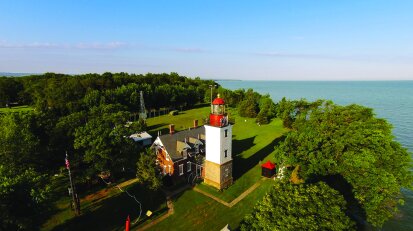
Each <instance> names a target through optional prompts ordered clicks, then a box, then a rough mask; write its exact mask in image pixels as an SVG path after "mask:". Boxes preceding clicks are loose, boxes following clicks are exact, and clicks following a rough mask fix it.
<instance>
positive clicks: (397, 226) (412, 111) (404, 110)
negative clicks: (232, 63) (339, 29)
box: [217, 81, 413, 231]
mask: <svg viewBox="0 0 413 231" xmlns="http://www.w3.org/2000/svg"><path fill="white" fill-rule="evenodd" d="M217 82H218V83H219V84H220V85H221V86H222V87H224V88H228V89H231V90H236V89H240V88H244V89H248V88H252V89H254V91H257V92H259V93H261V94H266V93H268V94H270V96H271V98H272V99H273V100H274V102H277V101H279V100H281V99H282V97H286V98H288V99H300V98H306V99H307V100H310V101H313V100H316V99H329V100H332V101H333V102H335V103H337V104H340V105H347V104H352V103H356V104H360V105H364V106H367V107H370V108H373V109H374V112H375V113H376V115H377V116H378V117H380V118H385V119H387V120H388V121H389V122H390V123H391V124H393V126H394V129H393V134H394V135H395V137H396V140H397V141H399V142H400V143H401V144H402V145H403V146H404V147H406V148H407V149H408V150H409V151H410V153H411V155H412V152H413V81H343V82H342V81H337V82H336V81H331V82H330V81H217ZM403 193H404V195H405V200H406V203H405V205H404V206H402V207H401V208H400V210H401V212H400V214H399V215H398V216H397V217H396V218H394V219H392V220H390V221H388V222H387V223H386V224H385V225H384V227H383V229H382V230H385V231H390V230H391V231H395V230H406V231H407V230H413V192H412V191H409V190H404V191H403Z"/></svg>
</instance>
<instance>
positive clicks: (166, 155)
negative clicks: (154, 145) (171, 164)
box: [165, 153, 169, 161]
mask: <svg viewBox="0 0 413 231" xmlns="http://www.w3.org/2000/svg"><path fill="white" fill-rule="evenodd" d="M165 159H166V161H169V157H168V153H166V154H165Z"/></svg>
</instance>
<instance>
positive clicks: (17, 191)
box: [0, 164, 50, 230]
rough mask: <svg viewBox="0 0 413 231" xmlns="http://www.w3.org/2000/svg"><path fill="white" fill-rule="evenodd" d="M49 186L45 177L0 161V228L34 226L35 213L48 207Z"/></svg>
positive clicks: (29, 227) (32, 228)
mask: <svg viewBox="0 0 413 231" xmlns="http://www.w3.org/2000/svg"><path fill="white" fill-rule="evenodd" d="M49 198H50V188H49V186H47V184H46V177H45V176H43V175H40V174H38V173H37V172H36V171H34V170H33V169H32V168H28V169H26V170H22V169H21V168H20V169H16V168H11V167H10V166H6V165H3V164H0V215H1V219H0V229H1V230H34V229H36V227H39V226H40V224H39V223H38V222H39V221H38V220H37V219H36V218H37V217H38V216H36V215H38V214H41V213H43V212H44V210H45V209H46V208H47V207H49V206H48V205H50V203H49V200H48V199H49Z"/></svg>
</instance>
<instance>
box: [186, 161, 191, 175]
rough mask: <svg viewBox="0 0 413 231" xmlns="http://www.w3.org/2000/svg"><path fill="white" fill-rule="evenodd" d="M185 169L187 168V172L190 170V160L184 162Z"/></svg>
mask: <svg viewBox="0 0 413 231" xmlns="http://www.w3.org/2000/svg"><path fill="white" fill-rule="evenodd" d="M186 169H187V171H188V172H190V171H191V162H189V161H188V162H186Z"/></svg>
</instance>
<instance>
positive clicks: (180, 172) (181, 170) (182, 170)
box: [179, 164, 184, 176]
mask: <svg viewBox="0 0 413 231" xmlns="http://www.w3.org/2000/svg"><path fill="white" fill-rule="evenodd" d="M183 174H184V165H183V164H180V165H179V175H180V176H181V175H183Z"/></svg>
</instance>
